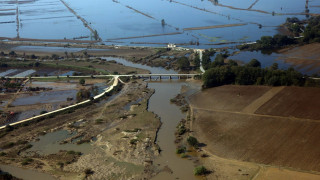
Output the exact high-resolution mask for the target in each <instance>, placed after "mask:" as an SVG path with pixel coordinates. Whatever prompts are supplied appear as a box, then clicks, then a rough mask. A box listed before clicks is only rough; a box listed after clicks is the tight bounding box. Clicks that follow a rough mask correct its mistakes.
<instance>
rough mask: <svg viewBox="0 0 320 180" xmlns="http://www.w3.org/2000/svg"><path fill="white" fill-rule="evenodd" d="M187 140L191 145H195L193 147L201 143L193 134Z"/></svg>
mask: <svg viewBox="0 0 320 180" xmlns="http://www.w3.org/2000/svg"><path fill="white" fill-rule="evenodd" d="M187 142H188V143H189V145H190V146H193V147H197V146H198V144H199V142H198V140H197V138H195V137H193V136H189V137H188V139H187Z"/></svg>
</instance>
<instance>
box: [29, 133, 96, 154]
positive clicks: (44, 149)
mask: <svg viewBox="0 0 320 180" xmlns="http://www.w3.org/2000/svg"><path fill="white" fill-rule="evenodd" d="M75 135H76V133H75V132H68V131H67V130H59V131H55V132H52V133H48V134H46V135H44V136H40V138H39V139H40V140H39V141H36V142H32V143H31V144H32V148H30V149H28V151H26V154H28V153H37V154H41V155H48V154H55V153H57V152H59V151H60V150H66V151H77V152H81V153H82V154H86V153H88V152H90V150H91V149H92V147H91V145H90V143H83V144H79V145H78V144H76V140H74V142H71V143H63V141H64V140H66V139H68V138H71V137H73V136H75Z"/></svg>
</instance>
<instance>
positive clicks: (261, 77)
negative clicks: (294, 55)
mask: <svg viewBox="0 0 320 180" xmlns="http://www.w3.org/2000/svg"><path fill="white" fill-rule="evenodd" d="M216 59H217V58H216ZM218 59H220V58H218ZM215 61H216V60H215ZM215 61H213V62H212V63H211V64H210V66H211V67H210V68H209V69H208V70H207V71H206V72H205V73H204V74H203V76H202V79H203V87H204V88H210V87H215V86H221V85H227V84H237V85H268V86H318V84H319V83H318V82H316V80H313V79H310V78H308V77H307V76H306V75H303V74H301V73H300V72H298V71H296V70H294V69H293V68H289V69H287V70H281V69H278V64H277V63H274V64H273V65H272V66H271V67H268V68H261V63H260V62H259V61H258V60H256V59H252V60H251V61H250V62H249V63H247V64H246V65H244V66H238V65H237V63H236V62H235V61H232V60H229V61H228V62H227V63H224V62H223V63H222V62H221V60H218V62H215Z"/></svg>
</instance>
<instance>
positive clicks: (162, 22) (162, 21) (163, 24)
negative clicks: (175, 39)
mask: <svg viewBox="0 0 320 180" xmlns="http://www.w3.org/2000/svg"><path fill="white" fill-rule="evenodd" d="M161 25H162V27H164V26H165V25H166V22H165V21H164V19H162V20H161Z"/></svg>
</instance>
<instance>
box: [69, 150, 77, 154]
mask: <svg viewBox="0 0 320 180" xmlns="http://www.w3.org/2000/svg"><path fill="white" fill-rule="evenodd" d="M67 154H76V152H75V151H72V150H71V151H67Z"/></svg>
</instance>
